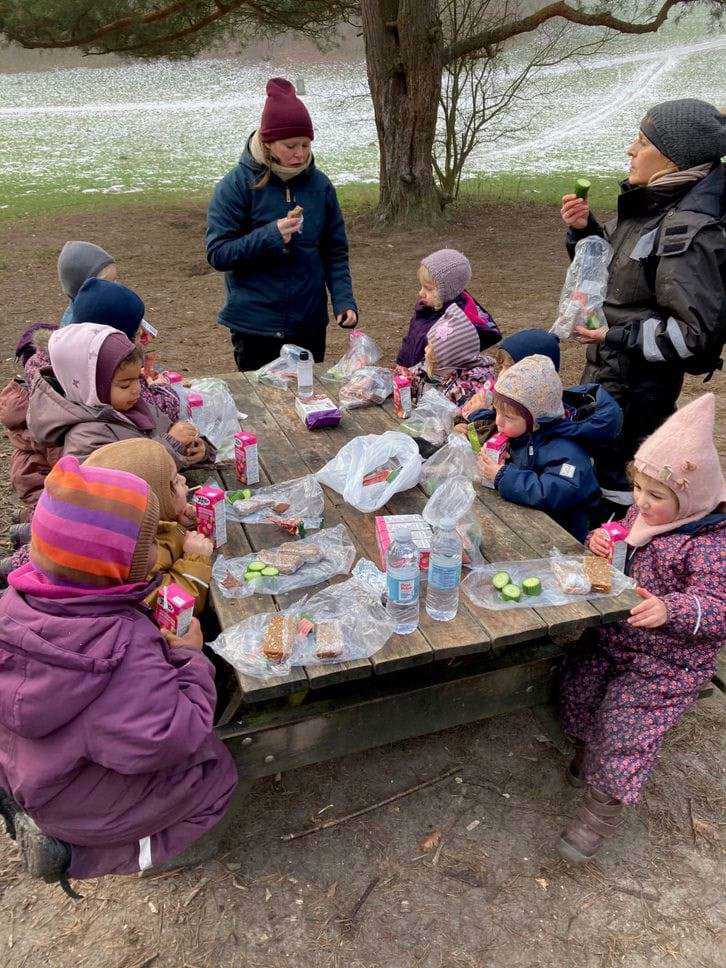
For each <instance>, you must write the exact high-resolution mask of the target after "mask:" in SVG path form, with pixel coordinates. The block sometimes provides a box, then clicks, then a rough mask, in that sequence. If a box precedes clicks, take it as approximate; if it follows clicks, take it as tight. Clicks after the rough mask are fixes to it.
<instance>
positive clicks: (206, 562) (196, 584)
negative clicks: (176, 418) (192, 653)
mask: <svg viewBox="0 0 726 968" xmlns="http://www.w3.org/2000/svg"><path fill="white" fill-rule="evenodd" d="M83 466H84V467H105V468H107V469H109V470H117V471H127V472H128V473H130V474H135V475H136V476H137V477H140V478H141V480H142V481H146V483H147V484H148V485H149V487H150V488H151V490H152V492H153V493H154V494H155V495H156V499H157V501H158V502H159V525H158V527H157V529H156V560H155V562H154V563H153V564H152V566H151V568H150V569H149V577H153V576H156V575H160V576H161V582H160V584H159V585H158V586H157V587H156V588H154V589H153V590H152V591H151V592H150V593H149V595H148V596H147V599H146V604H147V605H149V606H150V607H151V608H154V607H155V606H156V605H157V599H158V597H159V595H160V594H163V593H164V590H165V589H166V588H167V587H168V586H171V585H175V586H178V587H179V588H180V589H181V591H182V592H184V593H185V594H188V595H191V596H192V597H193V606H194V614H195V615H199V614H201V612H202V611H203V609H204V606H205V604H206V601H207V592H208V590H209V582H210V581H211V577H212V551H213V548H212V542H211V541H210V539H209V538H208V537H206V536H205V535H203V534H200V533H199V532H198V531H189V530H187V528H189V527H190V526H191V525H192V523H193V521H194V509H193V507H192V506H191V505H190V504H189V501H188V491H187V483H186V480H185V479H184V477H183V476H182V475H181V474H179V472H178V471H177V469H176V465H175V463H174V461H173V460H172V458H171V455H170V454H169V453H168V452H167V451H166V450H165V448H164V447H162V446H161V444H158V443H156V441H153V440H124V441H119V442H118V443H116V444H107V445H106V446H105V447H100V448H99V449H98V450H97V451H95V452H94V453H93V454H91V456H90V457H89V458H87V460H86V461H85V462H84V464H83Z"/></svg>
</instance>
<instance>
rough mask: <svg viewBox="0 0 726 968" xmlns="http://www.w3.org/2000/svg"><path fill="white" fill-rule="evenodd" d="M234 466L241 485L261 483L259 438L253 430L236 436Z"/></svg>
mask: <svg viewBox="0 0 726 968" xmlns="http://www.w3.org/2000/svg"><path fill="white" fill-rule="evenodd" d="M234 464H235V467H236V468H237V480H238V481H239V482H240V484H259V483H260V461H259V458H258V455H257V437H256V436H255V434H253V433H252V431H251V430H240V431H239V432H238V433H236V434H235V435H234Z"/></svg>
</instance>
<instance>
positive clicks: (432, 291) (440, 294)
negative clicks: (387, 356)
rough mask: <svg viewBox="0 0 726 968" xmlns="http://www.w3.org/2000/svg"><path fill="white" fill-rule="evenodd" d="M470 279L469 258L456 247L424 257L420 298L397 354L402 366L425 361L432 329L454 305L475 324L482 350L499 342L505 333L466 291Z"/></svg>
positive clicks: (419, 279) (420, 271)
mask: <svg viewBox="0 0 726 968" xmlns="http://www.w3.org/2000/svg"><path fill="white" fill-rule="evenodd" d="M470 279H471V265H470V264H469V260H468V259H467V257H466V256H465V255H464V254H463V253H461V252H457V250H456V249H439V250H438V251H437V252H432V253H431V255H427V256H426V257H425V258H424V259H422V260H421V264H420V266H419V269H418V281H419V284H420V286H421V288H420V289H419V293H418V301H417V302H416V306H415V307H414V311H413V316H412V317H411V322H410V323H409V326H408V332H407V333H406V335H405V336H404V338H403V342H402V343H401V348H400V350H399V351H398V356H397V357H396V362H397V363H398V364H399V365H400V366H406V367H411V366H415V365H416V364H417V363H421V362H423V358H424V353H425V351H426V342H427V338H428V333H429V330H430V329H431V327H432V326H433V325H434V324H435V323H437V322H438V321H439V319H441V317H442V316H443V315H444V313H445V312H446V310H447V309H448V308H449V306H451V305H456V306H458V308H459V309H461V310H462V312H463V313H464V314H465V316H466V317H467V318H468V319H469V320H470V321H471V322H472V323H473V325H474V326H475V328H476V331H477V333H478V336H479V349H480V350H484V349H486V348H487V347H489V346H492V345H493V344H494V343H498V342H499V340H500V339H501V338H502V334H501V333H500V332H499V329H498V327H497V324H496V323H495V322H494V320H493V319H492V317H491V316H490V315H489V313H488V312H487V311H486V309H484V307H483V306H481V305H480V304H479V303H478V302H477V301H476V300H475V299H474V297H473V296H471V295H470V294H469V293H468V292H467V291H466V286H468V285H469V281H470Z"/></svg>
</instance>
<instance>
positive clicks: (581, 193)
mask: <svg viewBox="0 0 726 968" xmlns="http://www.w3.org/2000/svg"><path fill="white" fill-rule="evenodd" d="M591 188H592V182H590V181H588V179H587V178H578V179H577V181H576V182H575V195H577V197H578V198H587V193H588V192H589V191H590V189H591Z"/></svg>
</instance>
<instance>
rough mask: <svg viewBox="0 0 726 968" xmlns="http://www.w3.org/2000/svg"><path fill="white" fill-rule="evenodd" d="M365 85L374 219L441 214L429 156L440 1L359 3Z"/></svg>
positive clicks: (435, 95)
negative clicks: (372, 133)
mask: <svg viewBox="0 0 726 968" xmlns="http://www.w3.org/2000/svg"><path fill="white" fill-rule="evenodd" d="M361 7H362V14H363V32H364V36H365V45H366V61H367V65H368V84H369V86H370V90H371V97H372V99H373V108H374V111H375V118H376V127H377V129H378V143H379V146H380V153H381V166H380V202H379V207H378V212H379V216H380V217H381V218H382V219H384V220H386V221H408V220H414V219H415V220H416V221H425V222H427V221H431V220H433V219H435V218H437V217H438V216H439V215H440V214H441V207H440V205H439V201H438V198H437V194H436V188H435V184H434V175H433V167H432V163H431V151H432V148H433V143H434V136H435V133H436V116H437V110H438V103H439V91H440V88H441V68H442V64H441V57H442V49H443V41H442V32H441V24H440V21H439V10H438V0H362V3H361Z"/></svg>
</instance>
